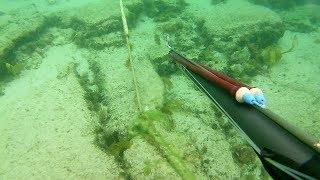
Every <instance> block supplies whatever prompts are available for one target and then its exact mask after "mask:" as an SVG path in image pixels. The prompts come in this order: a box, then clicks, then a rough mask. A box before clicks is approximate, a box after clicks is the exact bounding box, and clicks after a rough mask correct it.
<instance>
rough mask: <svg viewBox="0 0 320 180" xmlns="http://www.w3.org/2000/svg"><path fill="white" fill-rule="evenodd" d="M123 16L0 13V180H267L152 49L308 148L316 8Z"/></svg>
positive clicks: (241, 144) (194, 0)
mask: <svg viewBox="0 0 320 180" xmlns="http://www.w3.org/2000/svg"><path fill="white" fill-rule="evenodd" d="M123 3H124V4H123V5H124V9H123V10H124V13H125V18H126V21H127V25H128V33H129V34H128V36H126V35H125V30H124V24H123V20H124V19H123V17H122V14H121V8H120V5H119V1H117V0H93V1H88V0H81V1H76V0H41V1H40V0H37V1H36V0H28V1H23V0H11V1H9V0H0V162H1V164H0V179H40V178H44V179H271V177H270V176H269V175H268V173H267V172H266V171H265V170H264V168H263V166H262V165H261V162H260V160H259V159H258V157H257V156H256V155H255V153H254V151H253V149H252V148H251V147H250V146H249V145H248V143H247V142H246V141H245V140H244V139H243V138H242V136H241V134H240V133H239V132H238V131H237V130H236V129H235V128H234V127H233V126H232V124H231V123H230V122H229V120H228V118H227V117H226V116H225V115H224V114H222V113H221V112H220V111H219V110H218V108H217V107H216V106H215V105H214V104H213V103H212V102H211V100H210V99H209V98H208V97H207V96H206V95H205V94H204V93H203V92H202V91H201V90H199V89H198V88H197V87H196V86H195V85H194V84H193V83H192V81H191V80H190V79H189V78H188V77H187V76H186V75H185V74H184V73H183V72H182V70H181V68H179V67H178V66H176V65H175V64H174V63H173V62H172V61H171V59H170V57H169V56H168V51H169V49H168V48H167V47H166V41H169V42H170V44H171V46H172V47H174V49H175V50H176V51H178V52H179V53H181V54H183V55H185V56H186V57H188V58H189V59H192V60H193V61H195V62H198V63H202V64H206V65H208V66H209V67H211V68H214V69H217V70H219V71H221V72H223V73H225V74H227V75H229V76H231V77H233V78H236V79H238V80H241V81H243V82H245V83H247V84H250V85H252V86H257V87H260V88H261V89H263V91H264V93H265V95H266V98H267V107H268V108H269V109H270V110H272V111H273V112H275V113H276V114H278V115H280V116H282V117H283V118H284V119H285V120H286V121H287V122H289V123H290V124H293V125H295V126H297V127H298V128H300V129H302V130H304V131H306V132H307V133H308V134H310V135H312V136H314V137H315V138H317V139H320V131H319V128H320V110H319V109H320V95H319V90H320V77H319V73H320V54H319V52H320V46H319V44H320V2H319V1H316V0H314V1H311V0H310V1H308V0H286V1H285V0H279V1H273V0H211V1H210V0H170V1H169V0H154V1H151V0H130V1H129V0H123ZM126 37H128V39H126Z"/></svg>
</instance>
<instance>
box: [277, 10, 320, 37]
mask: <svg viewBox="0 0 320 180" xmlns="http://www.w3.org/2000/svg"><path fill="white" fill-rule="evenodd" d="M319 12H320V6H319V5H313V4H309V5H304V6H298V7H295V8H293V9H291V10H289V11H281V12H279V14H280V16H281V17H282V19H283V22H284V23H285V26H286V29H288V30H290V31H296V32H303V33H308V32H311V31H316V30H317V28H319V26H320V13H319Z"/></svg>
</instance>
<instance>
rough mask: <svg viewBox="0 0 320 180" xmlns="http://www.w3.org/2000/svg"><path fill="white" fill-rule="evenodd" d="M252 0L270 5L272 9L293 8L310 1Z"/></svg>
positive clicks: (252, 0) (251, 0)
mask: <svg viewBox="0 0 320 180" xmlns="http://www.w3.org/2000/svg"><path fill="white" fill-rule="evenodd" d="M250 2H253V3H256V4H259V5H263V6H266V7H269V8H271V9H281V10H283V9H292V8H294V7H295V6H298V5H301V4H305V3H308V2H310V1H307V0H250Z"/></svg>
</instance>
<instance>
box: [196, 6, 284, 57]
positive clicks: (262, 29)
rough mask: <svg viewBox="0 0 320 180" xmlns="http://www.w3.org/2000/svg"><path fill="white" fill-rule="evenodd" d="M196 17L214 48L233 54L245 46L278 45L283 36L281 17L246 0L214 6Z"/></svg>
mask: <svg viewBox="0 0 320 180" xmlns="http://www.w3.org/2000/svg"><path fill="white" fill-rule="evenodd" d="M205 11H206V13H205V14H204V13H201V14H199V15H198V16H199V17H200V18H203V19H205V24H204V25H205V27H206V28H207V29H208V33H209V34H210V35H211V36H212V38H213V40H214V42H212V44H216V47H218V48H220V49H225V50H227V51H233V50H235V49H237V48H239V47H243V46H246V45H248V44H255V45H258V46H259V47H265V46H268V45H270V44H272V43H274V42H277V41H278V40H279V39H280V38H281V37H282V36H283V33H284V26H283V23H282V21H281V18H280V17H279V16H278V15H277V14H276V13H274V12H273V11H271V10H269V9H267V8H263V7H261V6H256V5H252V4H250V3H248V2H246V1H228V2H227V3H224V4H220V5H217V6H213V7H211V8H208V9H207V10H205Z"/></svg>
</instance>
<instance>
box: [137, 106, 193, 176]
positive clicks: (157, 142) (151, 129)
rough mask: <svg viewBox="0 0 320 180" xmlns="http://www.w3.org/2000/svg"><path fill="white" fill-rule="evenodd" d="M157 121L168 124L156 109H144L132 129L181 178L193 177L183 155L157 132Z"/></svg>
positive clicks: (163, 115)
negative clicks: (152, 146)
mask: <svg viewBox="0 0 320 180" xmlns="http://www.w3.org/2000/svg"><path fill="white" fill-rule="evenodd" d="M157 123H160V124H163V125H164V126H168V123H170V121H169V119H168V118H166V115H165V114H163V113H162V112H160V111H158V110H150V111H146V112H144V114H142V115H141V116H140V117H139V118H138V119H137V120H136V125H135V127H134V131H135V132H136V133H137V134H139V135H141V136H142V137H144V138H145V139H146V140H147V141H148V142H149V143H150V144H152V145H154V146H155V147H156V148H157V149H158V150H159V151H160V153H161V154H162V156H163V157H165V158H166V159H167V160H168V162H169V163H170V165H171V166H172V167H173V168H174V169H175V170H176V171H177V173H178V174H179V175H180V176H181V177H182V178H183V179H195V176H194V174H193V172H192V171H191V170H190V169H189V167H188V166H187V164H186V162H185V161H184V160H183V157H182V156H181V155H179V154H178V153H177V152H176V150H175V149H174V148H173V147H172V146H171V145H170V144H168V143H167V142H166V140H165V139H164V138H163V137H162V136H161V134H160V133H159V132H158V130H157V128H156V124H157Z"/></svg>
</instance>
